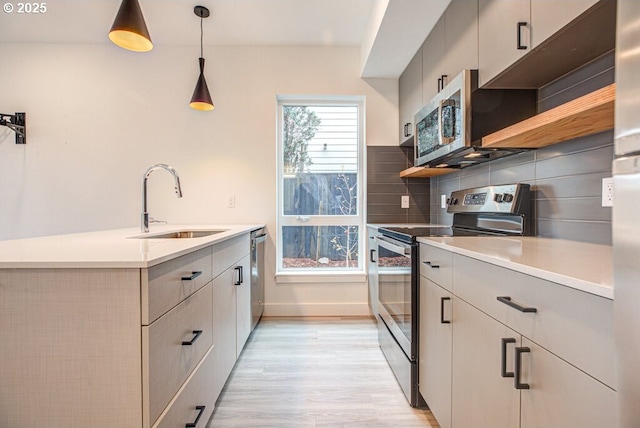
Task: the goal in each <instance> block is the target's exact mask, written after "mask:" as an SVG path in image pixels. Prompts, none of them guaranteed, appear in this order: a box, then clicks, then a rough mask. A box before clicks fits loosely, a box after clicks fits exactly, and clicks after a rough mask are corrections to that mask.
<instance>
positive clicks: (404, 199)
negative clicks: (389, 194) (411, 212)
mask: <svg viewBox="0 0 640 428" xmlns="http://www.w3.org/2000/svg"><path fill="white" fill-rule="evenodd" d="M400 207H401V208H409V196H407V195H403V196H401V197H400Z"/></svg>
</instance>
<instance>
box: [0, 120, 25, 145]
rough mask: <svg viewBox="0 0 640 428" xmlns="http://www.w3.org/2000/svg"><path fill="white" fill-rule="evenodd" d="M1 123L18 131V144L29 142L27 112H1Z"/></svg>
mask: <svg viewBox="0 0 640 428" xmlns="http://www.w3.org/2000/svg"><path fill="white" fill-rule="evenodd" d="M0 125H2V126H6V127H8V128H11V129H12V130H13V131H14V132H15V133H16V144H27V114H26V113H16V114H5V113H0Z"/></svg>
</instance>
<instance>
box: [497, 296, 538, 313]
mask: <svg viewBox="0 0 640 428" xmlns="http://www.w3.org/2000/svg"><path fill="white" fill-rule="evenodd" d="M497 299H498V300H499V301H501V302H502V303H504V304H505V305H509V306H511V307H512V308H514V309H517V310H519V311H520V312H538V310H537V309H536V308H531V307H528V306H522V305H520V304H518V303H516V302H513V301H512V300H511V297H509V296H498V297H497Z"/></svg>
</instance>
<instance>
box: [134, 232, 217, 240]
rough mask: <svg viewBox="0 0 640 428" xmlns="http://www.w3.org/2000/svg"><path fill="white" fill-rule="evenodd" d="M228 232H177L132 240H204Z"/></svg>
mask: <svg viewBox="0 0 640 428" xmlns="http://www.w3.org/2000/svg"><path fill="white" fill-rule="evenodd" d="M222 232H226V230H176V231H173V232H166V233H152V234H149V235H137V236H132V238H137V239H188V238H202V237H205V236H210V235H215V234H216V233H222Z"/></svg>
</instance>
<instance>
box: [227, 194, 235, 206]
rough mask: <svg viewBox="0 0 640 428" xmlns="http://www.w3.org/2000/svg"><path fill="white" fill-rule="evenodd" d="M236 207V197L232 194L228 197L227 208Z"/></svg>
mask: <svg viewBox="0 0 640 428" xmlns="http://www.w3.org/2000/svg"><path fill="white" fill-rule="evenodd" d="M235 207H236V197H235V195H231V196H229V197H228V198H227V208H235Z"/></svg>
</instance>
